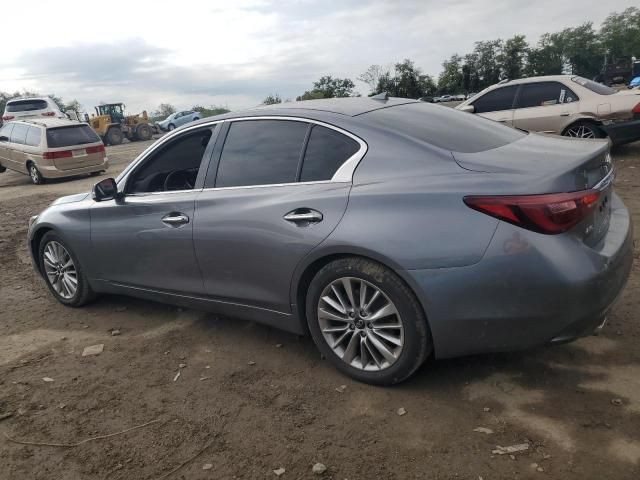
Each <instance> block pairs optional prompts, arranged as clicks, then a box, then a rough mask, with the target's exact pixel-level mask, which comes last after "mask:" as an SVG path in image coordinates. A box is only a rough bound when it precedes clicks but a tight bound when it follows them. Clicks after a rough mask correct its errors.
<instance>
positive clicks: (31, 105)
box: [7, 99, 47, 112]
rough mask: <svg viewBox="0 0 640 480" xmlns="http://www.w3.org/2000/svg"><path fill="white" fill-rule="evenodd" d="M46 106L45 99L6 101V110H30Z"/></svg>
mask: <svg viewBox="0 0 640 480" xmlns="http://www.w3.org/2000/svg"><path fill="white" fill-rule="evenodd" d="M45 108H47V102H46V101H45V100H35V99H28V100H14V101H13V102H9V103H7V112H30V111H32V110H44V109H45Z"/></svg>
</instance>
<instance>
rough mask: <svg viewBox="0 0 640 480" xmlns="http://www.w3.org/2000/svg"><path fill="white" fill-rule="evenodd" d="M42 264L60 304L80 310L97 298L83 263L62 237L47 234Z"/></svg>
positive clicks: (43, 241) (42, 246)
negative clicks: (79, 308) (81, 263)
mask: <svg viewBox="0 0 640 480" xmlns="http://www.w3.org/2000/svg"><path fill="white" fill-rule="evenodd" d="M39 260H40V271H41V272H42V275H43V277H44V279H45V282H46V284H47V287H48V288H49V291H50V292H51V293H52V294H53V296H54V297H55V298H56V300H58V301H59V302H60V303H62V304H64V305H68V306H70V307H80V306H82V305H84V304H86V303H87V302H89V301H91V300H92V299H93V298H94V296H95V295H94V293H93V291H92V290H91V287H90V286H89V282H88V281H87V278H86V276H85V275H84V271H83V270H82V267H81V266H80V262H78V259H77V258H76V256H75V255H74V254H73V252H72V251H71V249H70V248H69V247H68V246H67V245H66V244H65V242H64V241H63V240H62V239H61V238H60V236H59V235H57V234H56V233H54V232H47V233H46V234H45V235H44V236H43V237H42V240H41V242H40V248H39Z"/></svg>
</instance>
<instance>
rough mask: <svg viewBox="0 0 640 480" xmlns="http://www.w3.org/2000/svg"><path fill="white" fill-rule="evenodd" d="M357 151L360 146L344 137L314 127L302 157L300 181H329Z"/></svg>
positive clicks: (324, 128)
mask: <svg viewBox="0 0 640 480" xmlns="http://www.w3.org/2000/svg"><path fill="white" fill-rule="evenodd" d="M359 149H360V144H359V143H358V142H356V141H355V140H353V139H351V138H349V137H347V136H346V135H343V134H342V133H340V132H336V131H335V130H332V129H330V128H326V127H322V126H320V125H315V126H314V127H313V130H311V135H310V137H309V143H308V144H307V149H306V152H305V155H304V163H303V164H302V172H301V174H300V181H301V182H312V181H321V180H331V177H333V175H334V174H335V173H336V171H337V170H338V169H339V168H340V166H341V165H342V164H343V163H344V162H346V161H347V160H348V159H349V158H351V157H352V156H353V155H354V154H355V153H356V152H357V151H358V150H359Z"/></svg>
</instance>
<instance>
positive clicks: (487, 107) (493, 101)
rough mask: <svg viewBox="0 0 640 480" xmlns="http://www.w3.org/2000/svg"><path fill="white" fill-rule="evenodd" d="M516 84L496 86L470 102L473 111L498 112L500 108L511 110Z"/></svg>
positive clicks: (516, 88)
mask: <svg viewBox="0 0 640 480" xmlns="http://www.w3.org/2000/svg"><path fill="white" fill-rule="evenodd" d="M517 90H518V86H517V85H509V86H507V87H500V88H496V89H495V90H491V91H490V92H488V93H485V94H484V95H483V96H481V97H480V98H478V99H477V100H476V101H474V102H473V103H472V105H473V106H474V107H475V113H485V112H498V111H500V110H511V109H512V108H513V101H514V100H515V97H516V91H517Z"/></svg>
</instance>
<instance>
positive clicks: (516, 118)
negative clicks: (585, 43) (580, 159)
mask: <svg viewBox="0 0 640 480" xmlns="http://www.w3.org/2000/svg"><path fill="white" fill-rule="evenodd" d="M455 108H457V109H458V110H462V111H463V112H469V113H474V114H477V115H481V116H483V117H486V118H489V119H491V120H495V121H497V122H502V123H504V124H506V125H510V126H512V127H516V128H519V129H522V130H529V131H532V132H542V133H553V134H557V135H564V136H567V137H579V138H605V137H608V138H609V139H610V140H611V142H612V143H613V144H616V145H620V144H623V143H629V142H635V141H636V140H640V92H639V91H637V90H622V91H619V92H618V91H616V90H614V89H613V88H610V87H607V86H606V85H602V84H600V83H596V82H593V81H591V80H587V79H586V78H582V77H578V76H575V75H553V76H546V77H529V78H521V79H518V80H511V81H509V80H503V81H502V82H500V83H498V84H496V85H492V86H491V87H488V88H486V89H484V90H483V91H482V92H480V93H478V94H477V95H475V96H474V97H472V98H470V99H468V100H466V101H465V102H462V103H461V104H460V105H458V106H456V107H455Z"/></svg>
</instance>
